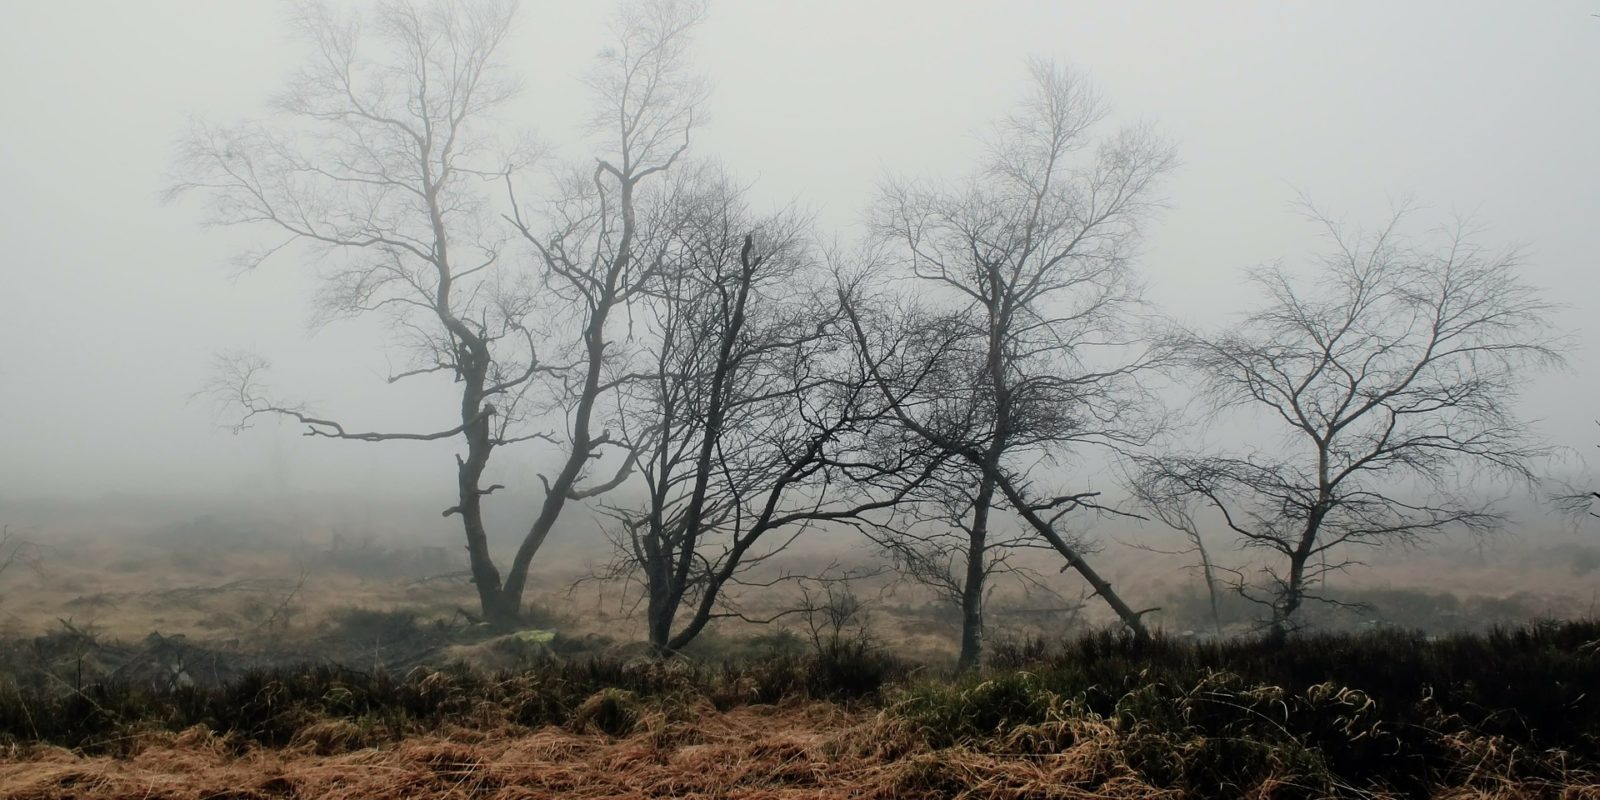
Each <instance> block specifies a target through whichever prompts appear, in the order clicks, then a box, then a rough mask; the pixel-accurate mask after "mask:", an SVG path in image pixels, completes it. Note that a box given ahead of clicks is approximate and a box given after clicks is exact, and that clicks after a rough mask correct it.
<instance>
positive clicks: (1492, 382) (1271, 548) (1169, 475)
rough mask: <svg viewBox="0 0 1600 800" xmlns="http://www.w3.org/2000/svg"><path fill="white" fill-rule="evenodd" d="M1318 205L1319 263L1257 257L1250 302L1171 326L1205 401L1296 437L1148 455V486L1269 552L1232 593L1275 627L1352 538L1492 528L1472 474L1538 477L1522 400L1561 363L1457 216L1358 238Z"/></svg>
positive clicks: (1348, 557) (1541, 319) (1520, 293)
mask: <svg viewBox="0 0 1600 800" xmlns="http://www.w3.org/2000/svg"><path fill="white" fill-rule="evenodd" d="M1317 219H1318V221H1319V222H1321V223H1322V224H1323V225H1324V226H1325V227H1326V230H1327V231H1328V236H1329V240H1330V242H1331V244H1332V248H1331V250H1330V252H1329V254H1328V255H1327V256H1326V257H1324V258H1322V259H1321V260H1320V261H1318V262H1317V264H1316V265H1315V266H1316V272H1315V273H1314V277H1311V278H1310V279H1307V280H1302V279H1300V278H1297V277H1296V276H1293V275H1291V274H1289V273H1287V272H1285V271H1284V270H1282V269H1280V268H1269V269H1263V270H1258V271H1256V272H1254V273H1252V274H1251V276H1250V277H1251V280H1252V282H1253V283H1254V284H1255V285H1256V286H1257V287H1258V288H1259V289H1260V290H1261V291H1262V293H1263V294H1264V296H1265V297H1264V302H1263V304H1262V305H1261V306H1260V307H1259V308H1258V310H1256V311H1254V312H1253V313H1251V314H1249V315H1248V316H1247V317H1245V318H1244V319H1243V320H1242V321H1241V322H1240V323H1239V324H1238V325H1236V326H1234V327H1232V328H1230V329H1228V330H1226V331H1223V332H1220V333H1215V334H1208V333H1199V332H1194V331H1180V332H1179V333H1178V335H1177V339H1178V341H1177V345H1178V346H1179V347H1180V348H1181V351H1182V352H1183V354H1184V357H1185V359H1186V361H1187V364H1188V366H1189V367H1191V368H1192V369H1193V370H1194V372H1195V374H1196V376H1197V377H1198V379H1199V382H1200V384H1201V386H1202V389H1203V392H1204V395H1205V396H1206V397H1207V398H1209V400H1210V401H1211V408H1212V410H1213V413H1222V412H1224V411H1227V410H1231V409H1238V410H1242V411H1244V412H1246V413H1247V414H1248V416H1247V418H1246V419H1247V420H1248V423H1249V424H1251V425H1255V426H1273V427H1275V428H1277V429H1279V430H1281V431H1282V432H1283V433H1284V434H1285V436H1286V437H1287V439H1288V442H1289V447H1288V448H1287V449H1284V450H1282V451H1281V452H1277V451H1263V450H1241V451H1240V452H1238V453H1233V454H1210V455H1199V456H1168V457H1163V458H1157V459H1149V460H1148V461H1147V463H1146V465H1145V466H1146V478H1145V481H1146V484H1147V485H1149V486H1153V487H1158V488H1157V491H1159V492H1161V493H1163V494H1165V495H1166V496H1167V497H1169V498H1184V497H1198V498H1202V499H1203V500H1204V501H1205V502H1206V503H1207V504H1209V505H1210V506H1212V507H1213V508H1214V509H1215V510H1216V512H1217V513H1218V515H1219V516H1220V517H1221V519H1222V521H1223V522H1224V523H1225V524H1226V525H1227V527H1228V529H1229V530H1231V531H1232V532H1233V533H1234V534H1235V535H1237V536H1238V537H1240V540H1241V542H1242V543H1243V544H1244V545H1245V546H1246V547H1249V548H1257V549H1260V550H1264V551H1266V552H1267V553H1269V554H1270V555H1271V557H1272V559H1273V560H1272V561H1271V562H1270V563H1268V564H1267V565H1266V566H1264V567H1263V568H1262V572H1261V574H1262V577H1263V578H1264V583H1263V584H1262V585H1255V586H1252V585H1245V584H1241V585H1240V586H1239V589H1240V590H1241V591H1242V592H1243V593H1244V594H1245V595H1246V596H1247V597H1250V598H1251V599H1254V600H1256V601H1258V602H1261V603H1263V604H1265V605H1267V606H1268V607H1269V609H1270V617H1269V619H1268V620H1267V624H1268V625H1269V626H1270V630H1271V632H1272V634H1273V635H1274V636H1275V637H1278V638H1281V637H1283V636H1285V635H1286V634H1287V633H1288V632H1290V631H1291V630H1292V629H1293V627H1294V626H1295V615H1296V613H1297V612H1298V611H1299V610H1300V609H1301V607H1302V606H1303V604H1304V603H1305V602H1306V601H1307V600H1323V601H1327V602H1332V601H1331V599H1330V598H1328V597H1326V596H1324V595H1321V594H1319V593H1318V592H1317V587H1318V586H1319V585H1320V584H1321V583H1322V581H1323V580H1324V579H1325V578H1326V577H1327V576H1328V575H1329V574H1331V573H1333V572H1335V571H1339V570H1344V569H1347V568H1349V567H1351V566H1353V565H1355V564H1356V563H1358V562H1357V561H1356V560H1355V558H1356V557H1355V556H1354V555H1353V554H1352V549H1353V548H1358V547H1368V546H1376V545H1380V544H1384V543H1390V542H1409V541H1414V540H1417V539H1418V538H1420V537H1423V536H1425V535H1427V534H1430V533H1433V532H1435V531H1439V530H1442V529H1446V528H1450V527H1453V526H1458V527H1464V528H1468V529H1484V528H1488V527H1490V526H1493V525H1496V524H1499V523H1500V522H1501V521H1502V520H1503V517H1502V515H1501V513H1499V512H1498V511H1497V510H1496V509H1495V508H1494V506H1493V505H1492V503H1490V502H1486V501H1483V500H1481V499H1478V498H1475V497H1472V496H1470V494H1468V493H1469V492H1470V491H1471V490H1472V487H1471V483H1472V478H1473V477H1474V476H1476V475H1480V474H1498V475H1501V476H1509V477H1512V478H1517V479H1523V480H1531V479H1532V478H1533V477H1534V475H1533V472H1532V466H1531V465H1532V464H1533V462H1534V460H1535V459H1537V458H1539V457H1540V456H1541V455H1542V454H1543V453H1545V448H1544V447H1542V446H1540V445H1539V444H1537V443H1536V442H1535V441H1534V440H1533V439H1532V438H1531V437H1530V435H1529V434H1528V432H1527V427H1526V426H1525V425H1524V424H1523V423H1522V422H1521V421H1519V420H1518V419H1517V417H1516V415H1515V413H1514V408H1515V406H1516V402H1517V399H1518V397H1519V395H1520V390H1521V388H1522V386H1523V385H1524V382H1525V380H1526V379H1527V376H1528V373H1529V371H1530V370H1532V369H1534V368H1539V367H1546V366H1551V365H1555V364H1559V363H1560V362H1561V360H1562V357H1561V354H1560V352H1559V349H1558V348H1559V344H1560V343H1559V341H1558V340H1557V339H1556V338H1555V337H1554V336H1553V335H1552V333H1551V329H1550V327H1549V325H1548V322H1547V317H1548V314H1549V312H1550V311H1551V309H1552V306H1551V305H1550V304H1549V303H1547V302H1546V301H1544V300H1543V299H1541V297H1540V296H1539V294H1538V293H1537V292H1536V291H1535V290H1533V289H1532V288H1530V287H1529V286H1528V285H1526V284H1525V283H1523V282H1522V281H1521V280H1520V278H1519V276H1518V274H1517V267H1518V261H1517V256H1516V253H1515V252H1491V251H1488V250H1485V249H1483V248H1482V247H1480V246H1478V245H1476V244H1474V242H1473V241H1472V237H1471V236H1470V235H1468V233H1469V232H1468V231H1465V230H1463V229H1461V228H1457V229H1456V230H1455V231H1454V232H1452V233H1450V234H1448V235H1447V237H1446V240H1445V241H1444V242H1443V243H1442V244H1441V245H1439V246H1437V247H1433V248H1428V247H1422V246H1417V245H1414V244H1412V243H1411V242H1409V241H1407V240H1406V239H1405V238H1404V237H1403V236H1402V235H1401V234H1400V233H1399V227H1398V226H1399V225H1400V223H1401V219H1402V215H1396V216H1395V218H1394V219H1392V220H1391V221H1390V223H1389V224H1388V225H1387V226H1386V227H1384V228H1383V229H1382V230H1379V231H1377V232H1376V233H1374V234H1371V235H1365V236H1363V235H1355V234H1350V233H1347V232H1345V231H1344V230H1342V229H1341V228H1340V227H1339V226H1337V225H1335V224H1334V223H1332V222H1330V221H1329V220H1328V219H1327V218H1326V217H1323V216H1320V215H1319V216H1317ZM1461 484H1466V487H1465V488H1461V486H1460V485H1461ZM1263 592H1264V594H1263Z"/></svg>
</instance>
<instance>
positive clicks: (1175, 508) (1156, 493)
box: [1127, 457, 1231, 636]
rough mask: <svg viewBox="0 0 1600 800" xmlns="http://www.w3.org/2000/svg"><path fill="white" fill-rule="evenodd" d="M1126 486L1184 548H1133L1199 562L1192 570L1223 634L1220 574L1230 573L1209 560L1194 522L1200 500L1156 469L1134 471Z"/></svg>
mask: <svg viewBox="0 0 1600 800" xmlns="http://www.w3.org/2000/svg"><path fill="white" fill-rule="evenodd" d="M1135 461H1136V463H1137V462H1143V463H1147V464H1148V463H1151V462H1152V461H1159V459H1150V458H1137V457H1136V458H1135ZM1128 477H1129V480H1128V481H1127V484H1128V486H1129V489H1130V491H1131V493H1132V494H1133V497H1134V499H1135V500H1137V501H1138V503H1139V505H1140V507H1141V508H1142V509H1143V510H1144V511H1145V512H1146V513H1148V514H1150V515H1151V516H1154V517H1155V518H1156V519H1157V520H1159V521H1160V522H1161V523H1162V524H1163V525H1166V526H1167V527H1169V528H1171V529H1173V530H1175V531H1177V532H1179V533H1181V534H1183V537H1184V540H1185V542H1186V543H1187V545H1188V546H1187V548H1185V549H1184V550H1179V551H1172V550H1164V549H1162V548H1158V547H1155V546H1153V545H1149V544H1137V545H1135V547H1136V548H1138V549H1141V550H1146V551H1149V552H1155V553H1160V554H1163V555H1176V556H1193V557H1194V558H1195V559H1196V560H1197V561H1198V562H1199V563H1197V564H1194V565H1193V568H1194V569H1197V570H1198V571H1199V572H1200V582H1201V585H1203V586H1205V589H1206V600H1207V604H1208V605H1209V606H1210V611H1211V629H1212V631H1213V632H1214V633H1215V634H1216V635H1217V636H1221V635H1222V607H1221V598H1220V592H1221V589H1222V588H1223V581H1224V580H1225V577H1224V576H1223V575H1221V574H1219V573H1222V572H1231V570H1229V569H1227V568H1225V567H1221V566H1219V565H1218V564H1217V563H1216V561H1214V560H1213V559H1212V557H1211V549H1210V547H1209V546H1207V544H1206V537H1205V535H1204V534H1203V533H1202V532H1201V528H1200V523H1199V521H1198V520H1197V519H1196V512H1197V511H1198V510H1199V509H1197V506H1199V505H1201V503H1202V501H1201V500H1200V499H1199V498H1198V497H1196V496H1195V495H1194V494H1193V493H1192V492H1191V491H1190V490H1189V487H1188V486H1187V485H1186V484H1184V483H1182V482H1181V481H1172V480H1167V479H1165V478H1164V477H1163V475H1162V474H1161V472H1160V471H1159V470H1146V471H1137V472H1135V473H1134V474H1133V475H1130V476H1128Z"/></svg>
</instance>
